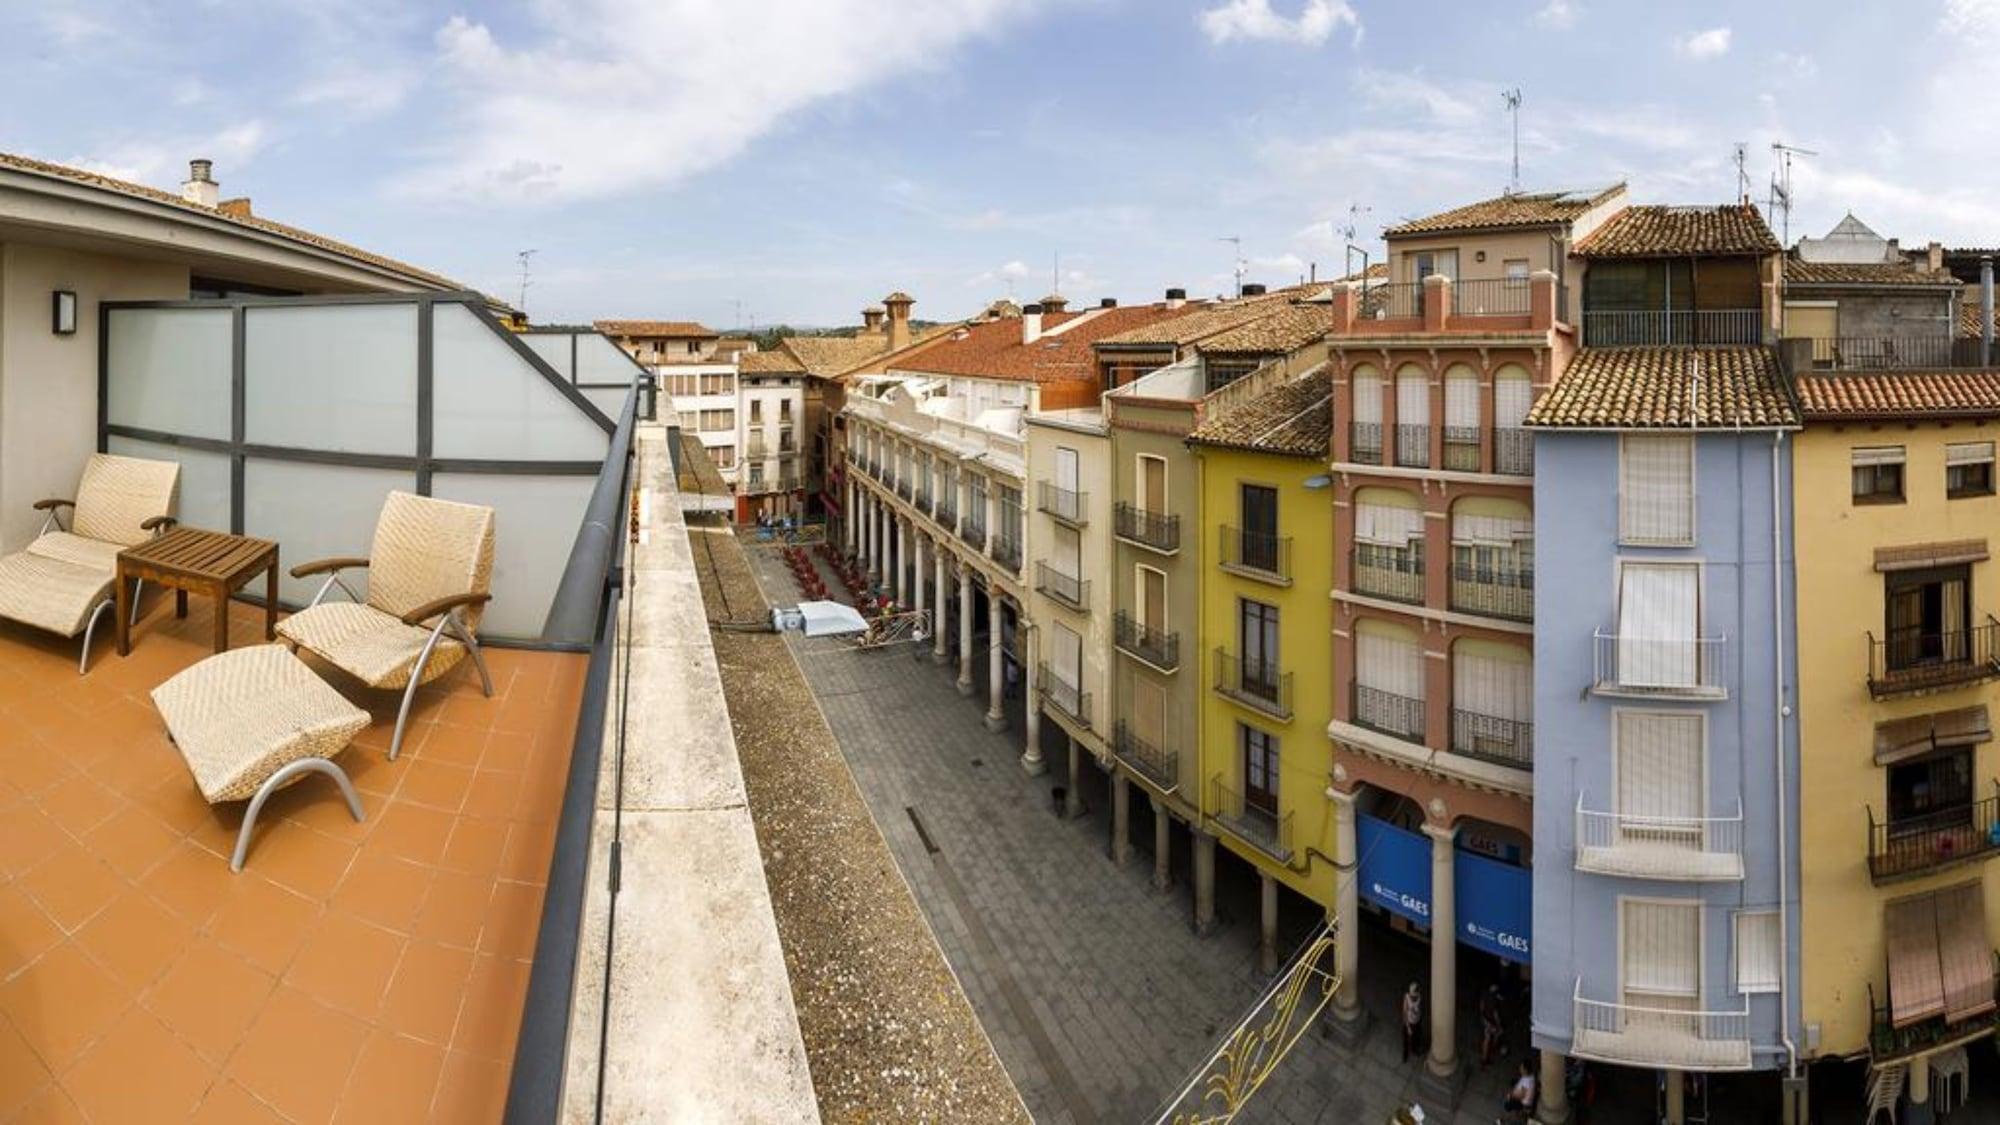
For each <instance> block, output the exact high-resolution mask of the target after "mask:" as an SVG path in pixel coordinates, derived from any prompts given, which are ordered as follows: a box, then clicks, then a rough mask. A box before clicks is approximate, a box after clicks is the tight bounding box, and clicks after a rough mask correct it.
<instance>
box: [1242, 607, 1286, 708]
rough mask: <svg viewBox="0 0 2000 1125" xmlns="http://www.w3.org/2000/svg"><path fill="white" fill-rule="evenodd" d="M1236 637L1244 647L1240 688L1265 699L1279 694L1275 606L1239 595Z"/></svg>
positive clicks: (1273, 697) (1276, 615)
mask: <svg viewBox="0 0 2000 1125" xmlns="http://www.w3.org/2000/svg"><path fill="white" fill-rule="evenodd" d="M1236 615H1237V616H1236V639H1237V643H1238V644H1240V645H1241V646H1242V649H1243V690H1244V691H1247V692H1249V693H1251V694H1253V695H1259V696H1263V697H1264V698H1266V699H1276V698H1277V696H1278V607H1277V606H1274V605H1265V604H1264V603H1263V602H1258V601H1252V600H1250V599H1249V598H1240V599H1238V600H1237V603H1236Z"/></svg>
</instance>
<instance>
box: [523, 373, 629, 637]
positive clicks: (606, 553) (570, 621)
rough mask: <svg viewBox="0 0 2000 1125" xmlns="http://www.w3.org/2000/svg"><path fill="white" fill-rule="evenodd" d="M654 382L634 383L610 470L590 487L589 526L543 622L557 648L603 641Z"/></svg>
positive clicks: (607, 458) (610, 452)
mask: <svg viewBox="0 0 2000 1125" xmlns="http://www.w3.org/2000/svg"><path fill="white" fill-rule="evenodd" d="M647 380H648V376H644V375H639V376H635V377H633V379H632V390H631V392H630V393H629V394H627V395H626V396H625V407H624V409H622V410H620V411H619V412H618V428H617V429H615V430H613V431H612V432H611V443H610V445H609V446H608V447H607V448H606V449H605V451H604V465H603V467H602V468H601V469H600V470H598V473H597V482H596V483H595V484H593V485H591V486H590V500H589V501H588V502H587V503H585V504H584V508H583V522H582V523H581V524H579V525H578V526H577V529H576V538H575V539H573V540H572V541H571V542H570V548H569V559H568V560H567V561H566V562H565V563H564V564H563V572H562V578H561V579H560V580H558V581H557V583H556V596H555V598H554V600H553V601H551V602H550V603H549V612H548V616H547V617H546V618H544V619H543V621H542V640H543V641H544V642H546V643H552V644H571V645H583V644H589V643H590V642H591V639H592V638H593V637H595V636H596V635H597V627H598V612H599V609H600V608H601V607H602V605H603V602H604V591H605V588H606V585H607V582H608V579H609V576H610V574H611V568H612V561H613V559H614V558H616V557H617V556H618V555H619V554H620V553H621V552H622V550H623V544H624V542H625V540H624V536H623V535H622V534H621V532H623V530H624V529H625V525H626V521H627V520H628V519H630V518H631V517H630V516H629V514H628V513H627V512H626V510H625V507H626V486H627V483H628V482H629V480H630V477H631V471H632V466H631V460H632V430H633V427H634V426H635V424H636V423H637V421H638V417H639V399H640V396H641V395H642V394H643V393H644V392H643V391H642V389H641V386H640V385H641V384H642V383H644V382H646V381H647Z"/></svg>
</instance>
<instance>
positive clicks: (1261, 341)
mask: <svg viewBox="0 0 2000 1125" xmlns="http://www.w3.org/2000/svg"><path fill="white" fill-rule="evenodd" d="M1332 326H1333V316H1332V314H1331V313H1330V312H1329V311H1328V309H1327V307H1326V306H1325V305H1287V306H1285V307H1284V308H1281V309H1279V310H1277V311H1276V312H1273V313H1271V314H1270V315H1269V316H1260V317H1254V318H1252V319H1250V320H1248V321H1245V322H1244V323H1242V324H1239V325H1237V326H1236V327H1234V328H1230V329H1226V330H1224V331H1222V332H1218V333H1216V334H1215V335H1213V336H1210V337H1209V338H1207V339H1205V340H1202V341H1200V343H1198V344H1197V345H1196V346H1197V347H1199V348H1200V349H1201V350H1202V351H1203V352H1204V353H1206V354H1209V355H1283V354H1286V353H1289V352H1292V351H1296V350H1297V349H1299V348H1302V347H1305V346H1306V345H1307V344H1310V343H1312V342H1313V341H1314V340H1317V339H1319V338H1320V337H1321V336H1324V335H1326V333H1327V331H1328V329H1330V328H1332Z"/></svg>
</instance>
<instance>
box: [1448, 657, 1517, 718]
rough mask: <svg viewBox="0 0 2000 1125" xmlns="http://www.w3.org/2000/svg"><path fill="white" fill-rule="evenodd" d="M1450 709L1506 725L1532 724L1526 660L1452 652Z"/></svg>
mask: <svg viewBox="0 0 2000 1125" xmlns="http://www.w3.org/2000/svg"><path fill="white" fill-rule="evenodd" d="M1451 706H1452V709H1453V710H1456V711H1470V712H1472V713H1473V714H1476V715H1486V716H1489V717H1491V718H1495V719H1506V720H1508V721H1510V722H1517V723H1527V722H1533V721H1534V717H1535V676H1534V666H1533V665H1532V664H1530V663H1529V662H1528V661H1526V660H1496V659H1493V658H1491V657H1487V656H1482V655H1479V654H1476V653H1470V652H1454V653H1453V654H1452V660H1451Z"/></svg>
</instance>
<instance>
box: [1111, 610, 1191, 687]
mask: <svg viewBox="0 0 2000 1125" xmlns="http://www.w3.org/2000/svg"><path fill="white" fill-rule="evenodd" d="M1113 640H1114V643H1116V644H1117V645H1118V647H1119V648H1121V649H1123V650H1124V651H1126V652H1128V653H1130V654H1132V655H1133V656H1136V657H1138V658H1139V659H1141V660H1143V661H1145V662H1146V663H1148V664H1151V665H1152V666H1153V667H1155V668H1159V669H1162V670H1164V671H1168V672H1171V671H1173V670H1174V669H1176V668H1179V667H1180V666H1181V635H1180V634H1179V633H1169V632H1166V631H1164V630H1161V629H1154V628H1151V627H1149V626H1147V625H1146V624H1145V623H1144V622H1142V621H1140V620H1139V619H1138V618H1136V617H1134V616H1132V615H1131V614H1129V613H1126V612H1125V611H1124V610H1122V609H1121V610H1119V611H1118V615H1117V617H1116V618H1115V619H1114V622H1113Z"/></svg>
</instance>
